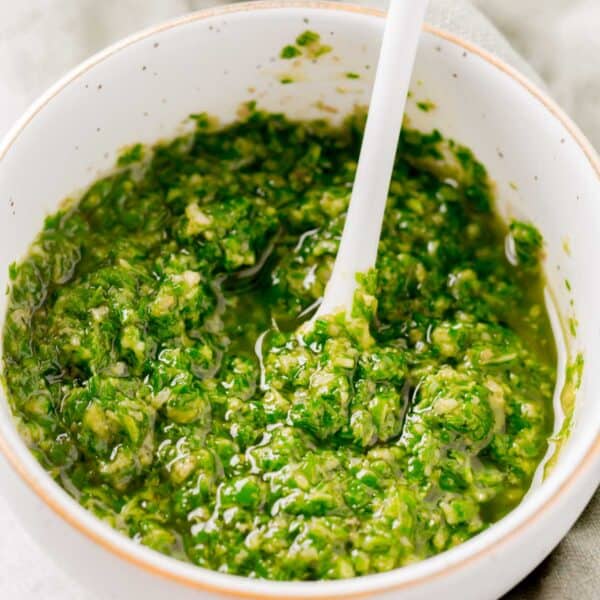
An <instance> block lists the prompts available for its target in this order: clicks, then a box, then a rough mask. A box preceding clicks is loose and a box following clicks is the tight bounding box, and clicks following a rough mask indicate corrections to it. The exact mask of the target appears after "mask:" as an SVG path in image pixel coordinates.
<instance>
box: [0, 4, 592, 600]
mask: <svg viewBox="0 0 600 600" xmlns="http://www.w3.org/2000/svg"><path fill="white" fill-rule="evenodd" d="M382 26H383V19H382V14H381V13H379V12H377V11H374V10H369V9H363V8H357V7H355V6H344V5H343V4H339V3H328V2H308V1H306V2H295V1H287V2H283V1H281V2H259V3H251V4H246V5H244V4H241V5H235V6H231V7H226V8H221V9H216V10H212V11H205V12H200V13H196V14H192V15H189V16H186V17H184V18H182V19H179V20H176V21H171V22H169V23H166V24H164V25H161V26H158V27H154V28H153V29H150V30H148V31H145V32H142V33H140V34H138V35H135V36H133V37H130V38H128V39H126V40H124V41H123V42H120V43H118V44H116V45H115V46H112V47H111V48H109V49H107V50H105V51H104V52H102V53H100V54H98V55H97V56H95V57H93V58H92V59H90V60H88V61H87V62H85V63H84V64H82V65H81V66H80V67H78V68H77V69H75V70H74V71H73V72H72V73H70V74H69V75H67V76H66V77H65V78H63V79H62V80H61V81H60V82H59V83H57V84H56V85H55V86H54V87H53V88H52V89H51V90H49V91H48V92H47V93H46V94H45V95H44V96H43V97H42V98H41V99H40V100H39V101H38V102H37V103H36V104H35V105H34V106H33V107H32V108H31V109H30V110H29V111H28V112H27V114H26V115H25V116H24V117H23V118H22V119H21V120H20V121H19V123H18V124H17V125H16V126H15V127H14V128H13V129H12V131H11V132H10V133H9V134H8V136H7V137H6V139H5V141H4V143H3V145H2V146H1V147H0V198H1V200H2V204H1V208H0V210H1V211H2V213H1V218H0V288H2V289H4V288H5V287H6V285H7V270H8V265H9V264H10V263H11V262H12V261H13V260H15V259H18V258H19V257H21V256H22V255H23V254H24V253H25V251H26V249H27V247H28V245H29V243H30V242H31V241H32V239H33V237H34V236H35V234H36V232H37V231H39V229H40V228H41V226H42V222H43V219H44V216H45V215H46V214H48V213H49V212H51V211H53V210H55V209H56V208H57V206H58V203H59V202H60V200H61V199H62V198H64V197H65V196H67V195H69V194H71V193H73V191H74V190H77V189H81V188H82V187H83V186H85V185H87V184H89V183H90V182H91V181H93V180H94V179H95V178H96V177H97V175H98V174H99V173H102V172H103V171H105V170H106V169H108V168H109V167H111V166H112V165H113V164H114V160H115V155H116V152H117V151H118V149H119V148H120V147H122V146H123V145H125V144H129V143H132V142H137V141H144V142H153V141H155V140H156V139H158V138H161V137H165V136H172V135H174V134H176V133H178V132H179V131H181V128H182V127H183V128H185V127H186V126H185V125H182V121H183V120H184V118H185V117H186V116H187V115H189V114H190V113H193V112H199V111H207V112H209V113H211V114H213V115H216V116H218V117H220V118H221V120H223V121H229V120H231V119H233V118H234V117H235V113H236V110H237V108H238V106H239V104H240V103H241V102H242V101H244V100H247V99H250V98H254V99H257V100H258V102H259V104H260V105H261V106H262V107H264V108H266V109H270V110H278V111H284V112H286V113H287V114H288V115H290V116H292V117H303V118H307V117H315V116H328V117H332V118H339V117H340V116H342V115H343V114H345V113H347V112H349V111H350V110H351V109H352V107H353V106H354V105H355V104H356V103H366V101H367V100H368V91H369V86H370V83H371V81H372V76H373V71H374V69H373V66H374V65H375V62H376V57H377V50H378V44H379V40H380V37H381V32H382ZM307 28H310V29H312V30H315V31H317V32H319V33H320V34H321V35H322V36H323V38H324V41H325V42H326V43H328V44H331V45H332V46H333V48H334V51H333V52H332V53H331V54H329V55H326V56H324V57H322V58H321V59H319V61H317V63H316V64H312V63H308V64H307V65H304V66H302V67H298V68H292V70H293V71H294V73H293V76H294V79H295V83H293V84H290V85H282V84H281V83H279V77H280V76H281V75H282V74H289V72H290V69H291V67H290V63H289V61H282V60H280V59H279V58H278V54H279V51H280V50H281V48H282V47H283V46H284V45H286V44H287V43H289V42H290V41H291V40H293V39H294V38H295V37H296V36H297V35H298V34H299V33H300V32H302V31H303V30H305V29H307ZM350 71H351V72H356V73H359V74H360V75H361V77H360V79H353V80H349V79H347V78H346V77H345V76H344V74H345V73H346V72H350ZM413 92H414V95H413V98H412V101H411V102H410V106H409V108H408V114H409V116H410V118H411V119H412V124H413V125H414V126H417V127H419V128H424V129H431V128H432V127H437V128H439V129H440V130H441V131H442V133H444V134H445V135H448V136H451V137H454V138H456V139H457V140H459V141H460V142H462V143H464V144H466V145H467V146H469V147H471V148H472V149H473V150H474V151H475V153H476V155H477V156H478V157H479V158H480V159H481V160H482V161H483V163H484V164H485V165H486V166H487V167H488V169H489V173H490V175H491V177H492V178H493V179H494V180H495V181H496V183H497V190H498V199H499V208H500V210H501V212H502V213H503V214H510V213H515V214H517V215H520V216H524V217H526V218H528V219H531V220H532V221H534V222H535V223H536V224H537V225H538V226H539V227H540V228H541V230H542V232H543V234H544V237H545V239H546V243H547V258H546V263H545V266H546V271H547V275H548V283H549V288H550V289H551V290H552V292H553V295H554V298H555V303H556V305H557V307H558V311H559V313H560V314H561V316H562V318H563V319H567V318H568V317H569V316H571V315H572V314H573V311H575V314H576V315H577V319H578V320H579V327H578V331H577V337H570V338H569V339H568V340H567V346H568V348H569V352H570V356H574V354H575V353H576V352H582V353H583V355H584V357H585V368H584V372H583V381H582V385H581V387H580V389H579V390H578V394H577V401H576V407H575V412H574V415H573V422H572V426H571V435H570V437H569V439H568V442H567V443H566V445H565V446H564V448H563V449H562V452H561V453H560V456H559V459H558V462H557V464H556V466H555V468H554V469H553V470H552V472H551V474H550V476H549V477H547V478H546V480H545V481H543V483H540V482H537V483H536V485H535V486H534V489H533V490H532V491H531V492H530V493H529V494H528V495H527V497H526V498H525V500H524V501H523V502H522V503H521V505H520V506H519V507H518V508H516V509H515V510H514V511H513V512H512V513H510V514H509V515H508V516H507V517H505V518H504V519H502V520H501V521H500V522H499V523H497V524H495V525H494V526H493V527H491V528H489V529H488V530H487V531H485V532H484V533H481V534H480V535H478V536H476V537H475V538H473V539H472V540H470V541H468V542H466V543H464V544H462V545H461V546H458V547H457V548H455V549H453V550H450V551H448V552H446V553H443V554H441V555H438V556H436V557H433V558H431V559H428V560H425V561H423V562H421V563H418V564H415V565H411V566H408V567H405V568H402V569H397V570H394V571H391V572H389V573H384V574H380V575H372V576H367V577H361V578H355V579H349V580H343V581H330V582H287V583H281V582H280V583H275V582H269V581H255V580H250V579H246V578H241V577H234V576H229V575H225V574H222V573H216V572H212V571H207V570H204V569H200V568H197V567H194V566H192V565H190V564H185V563H183V562H179V561H176V560H174V559H170V558H167V557H165V556H162V555H160V554H158V553H155V552H153V551H152V550H149V549H147V548H144V547H141V546H139V545H137V544H135V543H134V542H133V541H131V540H129V539H127V538H125V537H123V536H122V535H121V534H119V533H117V532H116V531H113V530H112V529H110V527H108V526H107V525H105V524H104V523H102V522H101V521H99V520H97V519H96V518H95V517H93V516H92V515H91V514H90V513H88V512H86V511H85V510H84V509H83V508H81V507H80V506H79V505H78V504H77V503H76V502H75V501H74V500H73V499H72V498H71V497H69V496H68V495H67V494H66V493H65V492H64V491H63V490H62V489H61V488H60V487H59V486H58V485H56V484H55V483H54V482H53V481H52V480H51V478H50V477H49V476H48V475H47V474H46V472H45V471H44V470H43V469H42V468H41V467H40V466H39V465H38V463H37V462H36V460H35V459H34V458H33V456H32V455H31V454H30V452H29V450H28V449H27V448H26V446H25V444H24V443H23V442H22V441H21V439H20V438H19V436H18V434H17V432H16V430H15V427H14V425H13V421H12V418H11V415H10V411H9V408H8V405H7V403H6V401H5V399H4V398H2V399H1V400H0V448H1V449H2V453H3V454H4V459H6V460H4V459H0V462H1V464H2V469H1V477H2V479H1V489H2V492H3V493H4V494H5V495H7V497H8V498H9V500H10V502H11V503H12V505H13V506H14V509H15V511H16V512H17V513H18V514H19V515H20V516H21V518H22V520H23V523H24V524H25V526H26V527H28V528H29V529H30V530H31V532H32V534H33V535H34V536H35V537H36V538H37V539H38V540H39V541H40V543H41V544H43V546H44V547H45V548H46V549H47V551H48V553H49V554H50V555H51V556H53V557H56V559H57V561H59V562H60V564H61V565H64V567H65V568H67V569H68V570H69V571H70V572H72V573H73V574H74V575H76V576H77V577H79V578H81V579H83V580H84V581H85V583H86V584H87V585H88V587H90V588H91V589H94V590H97V591H99V597H107V596H109V595H110V594H114V597H115V598H126V599H130V598H136V597H141V596H142V595H143V597H145V598H146V599H147V600H155V599H159V598H161V599H162V598H169V597H173V598H178V599H181V600H184V599H192V598H194V599H198V598H208V597H214V596H216V595H217V593H218V592H220V593H222V594H226V595H229V596H244V597H248V596H250V597H260V598H281V597H287V598H298V597H310V598H324V597H344V598H349V597H353V596H359V595H369V594H373V595H377V596H378V597H381V598H397V597H399V594H400V593H401V595H402V598H403V599H406V600H408V599H416V598H422V599H424V598H432V597H437V596H441V595H443V596H444V597H445V598H447V599H448V600H452V599H459V598H460V599H461V600H468V599H470V598H472V599H477V600H482V599H485V598H493V597H497V596H499V595H500V594H502V593H503V592H505V591H506V590H507V589H509V588H510V587H511V586H512V585H514V584H515V583H516V582H517V581H518V580H519V579H521V578H522V577H523V576H525V575H526V574H527V573H528V572H529V571H530V570H531V569H532V568H533V567H534V566H535V565H536V564H538V563H539V562H540V561H541V560H542V559H543V558H544V557H545V556H546V555H547V554H548V553H549V552H550V550H551V549H552V548H553V547H554V546H555V545H556V544H557V543H558V541H559V540H560V539H561V538H562V536H564V534H565V533H566V532H567V530H568V529H569V527H570V526H571V525H572V524H573V522H574V521H575V519H576V518H577V516H578V515H579V513H580V512H581V510H582V509H583V507H584V506H585V504H586V503H587V501H588V500H589V498H590V497H591V495H592V493H593V492H594V490H595V489H596V487H597V485H598V483H599V481H600V404H599V403H598V398H600V389H599V388H600V367H599V365H598V362H597V361H598V358H597V357H598V356H600V312H599V311H598V309H597V307H598V306H600V285H599V283H598V278H597V262H596V261H597V256H598V253H599V250H600V202H599V201H598V200H599V199H600V165H599V163H598V159H597V158H596V155H595V154H594V151H593V150H592V148H591V146H590V145H589V144H588V143H587V142H586V140H585V138H584V137H583V136H582V135H581V133H580V132H579V131H578V130H577V128H576V127H575V126H574V125H573V124H572V123H571V121H570V120H569V119H568V118H567V117H566V116H565V115H564V114H563V113H562V112H561V111H560V109H559V108H558V107H556V105H555V104H554V103H553V102H552V101H551V100H549V99H548V98H547V97H546V96H545V94H544V93H543V92H541V91H539V90H538V89H536V88H535V87H534V86H533V85H532V84H530V83H529V82H527V81H526V80H525V79H524V78H523V77H522V76H520V75H519V74H518V73H515V72H514V71H513V70H512V69H511V68H509V67H508V66H506V65H504V64H503V63H501V62H500V61H498V60H497V59H495V58H493V57H491V56H489V55H488V54H486V53H485V52H483V51H481V50H480V49H478V48H475V47H473V46H471V45H469V44H467V43H465V42H464V41H461V40H460V39H457V38H456V37H454V36H452V35H449V34H447V33H444V32H442V31H437V30H434V29H432V28H427V29H426V31H425V33H424V35H423V37H422V41H421V45H420V48H419V55H418V59H417V65H416V71H415V75H414V82H413ZM420 100H432V101H433V102H434V103H435V104H436V105H437V108H436V109H435V110H432V111H430V112H422V111H419V110H417V109H416V108H415V103H416V102H417V101H420ZM324 111H325V112H324ZM332 111H336V112H332ZM567 246H570V250H569V252H566V250H565V249H566V248H567ZM567 249H568V248H567ZM565 280H568V281H569V283H570V287H571V291H569V290H568V289H567V287H566V286H565ZM571 302H573V305H571ZM5 305H6V297H5V296H2V297H1V299H0V314H3V313H4V310H5ZM562 358H563V359H564V358H565V357H564V356H563V357H562ZM563 366H564V365H563ZM111 597H112V596H111Z"/></svg>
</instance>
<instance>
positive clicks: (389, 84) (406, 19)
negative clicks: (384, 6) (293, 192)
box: [315, 0, 427, 317]
mask: <svg viewBox="0 0 600 600" xmlns="http://www.w3.org/2000/svg"><path fill="white" fill-rule="evenodd" d="M426 5H427V0H391V2H390V7H389V9H388V13H387V18H386V24H385V30H384V33H383V41H382V44H381V50H380V54H379V62H378V65H377V72H376V75H375V82H374V85H373V91H372V93H371V102H370V105H369V113H368V116H367V123H366V127H365V131H364V135H363V140H362V146H361V149H360V157H359V160H358V166H357V169H356V176H355V179H354V186H353V188H352V196H351V199H350V206H349V207H348V214H347V216H346V223H345V225H344V231H343V234H342V239H341V241H340V247H339V250H338V253H337V257H336V260H335V264H334V267H333V272H332V274H331V278H330V280H329V282H328V284H327V288H326V290H325V295H324V297H323V302H322V303H321V305H320V306H319V309H318V311H317V314H316V315H315V316H316V317H319V316H322V315H326V314H332V313H334V312H338V311H340V310H345V311H346V312H347V313H350V310H351V308H352V300H353V297H354V291H355V289H356V274H357V273H362V272H364V271H367V270H369V269H370V268H372V267H374V266H375V261H376V259H377V247H378V245H379V237H380V234H381V226H382V223H383V214H384V211H385V205H386V200H387V195H388V191H389V187H390V179H391V176H392V170H393V167H394V158H395V156H396V149H397V147H398V138H399V135H400V128H401V126H402V117H403V115H404V108H405V105H406V97H407V95H408V86H409V84H410V78H411V74H412V70H413V65H414V61H415V55H416V51H417V44H418V42H419V36H420V33H421V28H422V25H423V20H424V18H425V8H426Z"/></svg>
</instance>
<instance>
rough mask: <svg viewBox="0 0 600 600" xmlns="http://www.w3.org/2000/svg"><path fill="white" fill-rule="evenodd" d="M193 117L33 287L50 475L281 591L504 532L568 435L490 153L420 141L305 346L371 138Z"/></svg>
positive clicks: (403, 161) (22, 292)
mask: <svg viewBox="0 0 600 600" xmlns="http://www.w3.org/2000/svg"><path fill="white" fill-rule="evenodd" d="M195 119H196V122H197V128H196V131H195V132H194V133H193V134H190V135H187V136H183V137H180V138H177V139H174V140H172V141H169V142H164V143H159V144H157V145H156V146H154V147H153V148H144V149H142V148H141V147H140V146H133V147H132V148H133V149H130V150H128V152H127V154H126V155H124V157H122V159H121V161H120V163H119V165H120V169H119V170H118V171H117V172H116V173H115V174H113V175H110V176H108V177H106V178H103V179H101V180H99V181H97V182H96V183H94V184H93V185H92V186H91V187H90V188H89V189H88V190H87V191H86V192H85V193H84V194H83V196H82V198H81V200H80V201H79V202H78V203H75V204H73V205H72V206H70V207H68V208H64V209H63V210H61V211H59V212H57V213H56V214H54V215H52V216H50V217H48V219H47V220H46V222H45V226H44V229H43V231H42V232H41V233H40V234H39V236H38V238H37V239H36V240H35V242H34V243H33V245H32V246H31V249H30V252H29V254H28V255H27V256H26V257H25V258H24V260H22V261H21V262H20V263H19V264H18V265H13V266H12V267H11V271H10V272H11V279H12V284H11V289H10V302H9V308H8V312H7V317H6V323H5V328H4V348H3V362H4V378H5V384H6V387H7V390H8V395H9V399H10V402H11V406H12V409H13V412H14V415H15V418H16V420H17V424H18V428H19V430H20V433H21V434H22V436H23V438H24V439H25V440H26V442H27V444H28V445H29V447H30V448H31V451H32V452H33V453H34V454H35V455H36V457H37V458H38V460H39V461H40V462H41V464H42V465H43V466H44V467H45V468H46V469H47V470H48V471H49V473H50V474H51V475H52V477H54V478H55V480H56V481H57V482H58V483H59V484H60V485H62V486H63V487H64V488H65V489H66V490H67V492H68V493H69V494H71V495H72V496H74V497H75V498H76V499H77V500H78V501H79V502H80V503H81V505H83V506H84V507H85V508H87V509H89V510H90V511H92V512H93V513H94V514H95V515H97V516H98V517H100V518H101V519H103V520H105V521H106V522H108V523H109V524H110V525H112V526H113V527H115V528H116V529H118V530H119V531H122V532H123V533H124V534H125V535H128V536H130V537H132V538H134V539H135V540H137V541H138V542H139V543H141V544H144V545H146V546H149V547H151V548H154V549H156V550H158V551H160V552H163V553H166V554H169V555H172V556H175V557H178V558H180V559H182V560H188V561H191V562H192V563H194V564H197V565H200V566H203V567H207V568H210V569H216V570H219V571H222V572H227V573H234V574H240V575H247V576H251V577H260V578H269V579H277V580H289V579H334V578H344V577H352V576H355V575H363V574H368V573H376V572H381V571H387V570H389V569H393V568H395V567H399V566H402V565H406V564H409V563H412V562H415V561H418V560H421V559H423V558H425V557H428V556H431V555H434V554H436V553H439V552H442V551H443V550H446V549H448V548H451V547H452V546H455V545H456V544H459V543H461V542H463V541H464V540H467V539H469V538H470V537H472V536H473V535H475V534H477V533H478V532H480V531H482V530H484V529H486V528H487V527H489V526H490V525H491V524H492V523H494V522H495V521H497V520H498V519H499V518H501V517H502V516H503V515H505V514H506V513H507V512H508V511H510V510H511V509H512V508H513V507H514V506H515V505H516V504H518V503H519V501H520V500H521V498H522V497H523V495H524V494H525V492H526V491H527V489H528V487H529V485H530V482H531V479H532V476H533V474H534V471H535V470H536V468H537V466H538V464H539V463H540V461H541V459H542V457H543V456H544V454H545V452H546V449H547V439H548V436H549V435H550V432H551V430H552V425H553V420H554V417H553V412H552V395H553V388H554V383H555V355H554V341H553V337H552V332H551V329H550V326H549V321H548V317H547V314H546V311H545V307H544V303H543V298H542V292H541V290H542V274H541V270H540V266H539V258H540V253H541V251H542V239H541V236H540V235H539V233H538V232H537V230H536V229H535V228H534V227H533V226H531V225H529V224H526V223H522V222H512V223H511V224H510V227H505V226H503V225H502V224H501V222H500V221H499V219H498V218H497V216H496V215H495V213H494V211H493V199H492V193H491V187H490V184H489V182H488V179H487V176H486V172H485V169H484V167H483V166H482V165H481V164H480V163H479V162H477V160H475V158H474V157H473V155H472V154H471V152H470V151H469V150H468V149H466V148H464V147H462V146H459V145H458V144H456V143H454V142H452V141H449V140H446V139H443V138H442V136H441V135H440V134H439V133H437V132H433V133H429V134H423V133H419V132H417V131H412V130H410V129H406V130H405V131H404V132H403V134H402V138H401V141H400V146H399V150H398V155H397V159H396V163H395V169H394V175H393V181H392V184H391V188H390V194H389V202H388V207H387V212H386V218H385V225H384V230H383V235H382V239H381V243H380V247H379V256H378V262H377V268H376V270H375V271H373V272H370V273H367V274H365V275H364V276H362V277H361V279H360V284H361V285H360V288H359V290H358V292H357V295H356V299H355V304H354V310H353V313H352V315H351V316H349V317H344V316H343V315H333V316H330V317H327V318H324V319H320V320H318V321H316V323H315V325H314V327H313V328H312V329H308V328H303V327H301V324H302V323H303V322H304V321H306V320H307V319H308V318H309V317H310V315H311V314H312V313H311V311H313V310H314V308H315V306H316V304H315V303H317V302H318V300H319V298H320V297H321V295H322V294H323V290H324V287H325V284H326V282H327V280H328V278H329V275H330V272H331V268H332V264H333V261H334V258H335V255H336V251H337V248H338V243H339V239H340V235H341V231H342V226H343V223H344V217H345V212H346V209H347V206H348V201H349V196H350V191H351V186H352V181H353V178H354V174H355V170H356V161H357V157H358V151H359V148H360V141H361V136H362V129H363V123H364V118H363V117H362V116H360V115H354V116H352V117H351V118H349V119H348V120H347V121H346V122H345V123H344V125H343V126H340V127H332V126H330V125H328V124H327V123H325V122H321V121H318V122H317V121H316V122H290V121H289V120H287V119H286V118H285V117H283V116H281V115H275V114H265V113H262V112H260V111H258V110H256V109H255V108H254V107H253V106H251V105H250V106H248V110H247V115H246V116H245V117H244V118H242V119H241V120H240V121H238V122H236V123H234V124H232V125H230V126H228V127H225V128H220V129H219V128H216V127H213V126H211V125H210V120H209V119H208V118H207V117H206V116H205V115H196V116H195ZM142 150H143V151H142ZM140 160H141V162H140Z"/></svg>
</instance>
